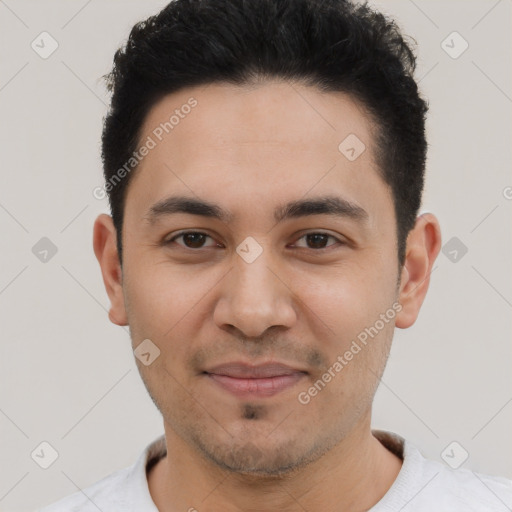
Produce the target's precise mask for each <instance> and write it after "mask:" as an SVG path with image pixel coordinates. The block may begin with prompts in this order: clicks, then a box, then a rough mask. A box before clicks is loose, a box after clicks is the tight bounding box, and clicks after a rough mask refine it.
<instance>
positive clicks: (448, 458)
mask: <svg viewBox="0 0 512 512" xmlns="http://www.w3.org/2000/svg"><path fill="white" fill-rule="evenodd" d="M468 457H469V453H468V452H467V451H466V449H465V448H464V446H462V445H461V444H460V443H458V442H457V441H452V442H451V443H450V444H449V445H448V446H447V447H446V448H445V449H444V450H443V451H442V452H441V458H442V459H443V460H444V461H445V462H446V464H448V466H450V467H451V468H452V469H457V468H460V467H461V466H462V464H464V462H466V460H468Z"/></svg>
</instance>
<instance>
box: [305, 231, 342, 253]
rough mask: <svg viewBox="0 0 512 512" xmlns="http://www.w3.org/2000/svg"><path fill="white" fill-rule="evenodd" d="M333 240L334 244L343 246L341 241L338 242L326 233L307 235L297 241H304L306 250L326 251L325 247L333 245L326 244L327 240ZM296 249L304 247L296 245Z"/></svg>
mask: <svg viewBox="0 0 512 512" xmlns="http://www.w3.org/2000/svg"><path fill="white" fill-rule="evenodd" d="M330 238H331V239H332V240H334V241H335V242H338V243H340V244H343V242H341V240H338V239H337V238H335V237H334V236H332V235H329V234H327V233H307V234H306V235H304V236H302V237H301V238H299V240H302V239H304V240H305V241H306V246H305V248H306V249H315V250H319V249H326V248H327V247H330V246H331V245H334V244H333V243H331V244H327V242H328V240H329V239H330ZM297 247H301V248H304V245H298V246H297Z"/></svg>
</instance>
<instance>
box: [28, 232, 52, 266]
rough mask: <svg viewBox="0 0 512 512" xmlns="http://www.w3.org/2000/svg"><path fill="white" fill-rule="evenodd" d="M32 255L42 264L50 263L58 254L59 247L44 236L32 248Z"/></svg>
mask: <svg viewBox="0 0 512 512" xmlns="http://www.w3.org/2000/svg"><path fill="white" fill-rule="evenodd" d="M32 254H34V256H35V257H36V258H37V259H38V260H39V261H41V262H42V263H48V262H49V261H50V260H51V259H52V258H53V257H54V256H55V255H56V254H57V246H56V245H55V244H54V243H53V242H52V241H51V240H50V239H49V238H47V237H45V236H43V238H41V240H39V242H37V243H36V244H35V245H34V247H32Z"/></svg>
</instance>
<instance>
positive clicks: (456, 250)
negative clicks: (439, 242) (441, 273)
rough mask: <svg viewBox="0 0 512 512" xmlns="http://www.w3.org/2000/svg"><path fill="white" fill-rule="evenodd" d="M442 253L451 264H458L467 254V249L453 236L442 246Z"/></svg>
mask: <svg viewBox="0 0 512 512" xmlns="http://www.w3.org/2000/svg"><path fill="white" fill-rule="evenodd" d="M442 252H443V254H444V255H445V256H446V257H447V258H448V259H449V260H450V261H451V262H452V263H458V262H459V261H460V260H461V259H462V258H463V257H464V255H465V254H466V253H467V252H468V248H467V247H466V246H465V245H464V244H463V243H462V242H461V241H460V239H458V238H457V237H456V236H453V237H452V238H450V240H448V242H446V243H445V244H444V245H443V249H442Z"/></svg>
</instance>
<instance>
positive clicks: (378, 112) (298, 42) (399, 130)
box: [102, 0, 428, 268]
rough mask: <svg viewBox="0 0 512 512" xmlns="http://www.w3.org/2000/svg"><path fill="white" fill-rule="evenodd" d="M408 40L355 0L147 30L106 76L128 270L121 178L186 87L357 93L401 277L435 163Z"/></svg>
mask: <svg viewBox="0 0 512 512" xmlns="http://www.w3.org/2000/svg"><path fill="white" fill-rule="evenodd" d="M407 39H410V38H406V36H404V35H402V34H401V31H400V29H399V28H398V26H397V24H396V23H395V22H394V21H393V20H391V19H390V18H388V17H387V16H385V15H384V14H382V13H380V12H378V11H376V10H374V9H372V8H371V7H370V6H368V4H367V3H364V4H357V3H354V2H351V1H348V0H173V1H171V2H170V3H169V4H168V5H167V6H166V7H165V8H164V9H162V11H160V12H159V13H158V14H156V15H155V16H151V17H149V18H148V19H147V20H145V21H141V22H139V23H137V24H136V25H135V26H134V27H133V28H132V30H131V32H130V35H129V38H128V41H127V42H126V44H125V45H124V46H123V47H122V48H120V49H118V50H117V52H116V53H115V56H114V65H113V68H112V70H111V72H110V73H108V74H107V75H105V78H106V82H107V88H108V90H109V91H110V92H112V99H111V105H110V109H109V111H108V113H107V115H106V117H105V119H104V124H103V134H102V160H103V167H104V176H105V180H106V191H107V192H108V194H109V202H110V208H111V213H112V217H113V222H114V226H115V229H116V233H117V249H118V251H119V258H120V261H121V262H122V243H121V238H122V236H121V235H122V227H123V212H124V204H125V197H126V191H127V187H128V185H129V182H130V178H131V175H132V174H133V173H127V172H126V170H125V172H124V173H122V176H123V179H119V178H120V173H119V171H120V170H121V169H122V168H123V166H124V168H125V169H126V162H128V161H129V160H130V158H131V157H132V156H133V153H134V152H135V151H136V150H137V148H138V145H139V144H140V140H139V139H140V131H141V127H142V125H143V123H144V121H145V118H146V116H147V114H148V111H149V110H150V108H151V107H152V106H154V105H155V103H156V102H157V101H159V100H160V99H161V98H162V97H163V96H165V95H167V94H170V93H173V92H177V91H178V90H181V89H184V88H186V87H194V86H198V85H202V84H209V83H223V82H224V83H229V84H235V85H240V86H244V85H247V86H249V85H252V84H256V83H261V82H262V81H264V80H265V79H276V78H277V79H284V80H289V81H293V82H299V83H303V84H305V85H309V86H313V87H316V88H318V89H319V90H320V91H322V92H344V93H347V94H348V95H350V96H351V97H352V98H354V99H355V100H357V101H358V102H359V103H360V104H362V106H363V107H364V108H365V110H366V112H368V115H369V116H370V118H371V119H372V121H373V122H374V124H375V126H376V127H377V129H376V131H375V136H374V139H375V140H374V141H373V146H374V148H373V149H374V154H375V156H376V160H377V165H378V169H379V173H380V175H381V177H382V179H383V180H384V182H385V183H386V184H387V185H388V186H389V187H390V190H391V192H392V196H393V201H394V210H395V216H396V229H397V241H398V247H397V252H398V263H399V268H401V267H402V266H403V264H404V262H405V248H406V241H407V235H408V233H409V231H410V230H411V229H412V228H413V227H414V225H415V221H416V217H417V214H418V210H419V208H420V205H421V195H422V191H423V186H424V170H425V162H426V151H427V142H426V137H425V115H426V112H427V109H428V106H427V103H426V101H424V100H423V99H422V98H421V95H420V93H419V91H418V86H417V83H416V82H415V80H414V77H413V74H414V70H415V66H416V57H415V55H414V52H413V49H412V43H413V42H414V41H413V40H412V39H410V40H407ZM340 142H341V141H340ZM134 169H136V165H135V166H134Z"/></svg>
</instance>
